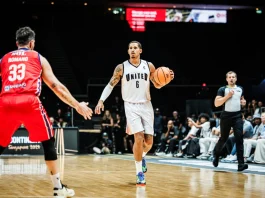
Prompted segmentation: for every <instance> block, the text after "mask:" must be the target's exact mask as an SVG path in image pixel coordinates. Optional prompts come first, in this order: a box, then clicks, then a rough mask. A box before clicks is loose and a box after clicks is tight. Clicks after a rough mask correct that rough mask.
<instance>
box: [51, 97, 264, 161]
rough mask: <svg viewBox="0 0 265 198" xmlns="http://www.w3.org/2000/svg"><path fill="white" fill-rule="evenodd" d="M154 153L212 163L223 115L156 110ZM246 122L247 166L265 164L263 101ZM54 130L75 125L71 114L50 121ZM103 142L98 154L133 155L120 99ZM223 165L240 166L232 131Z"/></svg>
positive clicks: (103, 123)
mask: <svg viewBox="0 0 265 198" xmlns="http://www.w3.org/2000/svg"><path fill="white" fill-rule="evenodd" d="M154 115H155V116H154V146H153V153H154V154H155V155H157V156H161V157H177V158H197V159H201V160H212V159H213V150H214V147H215V145H216V143H217V142H218V139H219V137H220V135H221V133H220V119H219V116H220V112H219V113H213V114H212V115H208V114H206V113H203V112H202V113H200V114H199V115H195V114H192V115H190V116H187V117H181V116H180V115H179V113H178V111H176V110H175V111H173V112H172V115H171V116H166V115H161V112H160V109H159V108H155V109H154ZM242 119H243V121H244V126H243V134H244V158H245V162H253V163H265V154H264V153H265V107H264V106H263V102H262V101H256V100H252V101H251V102H249V103H248V105H247V106H246V107H245V108H244V109H243V110H242ZM50 120H51V123H52V124H53V127H68V126H70V125H71V123H70V120H71V111H70V108H66V110H65V111H64V112H62V110H61V109H60V108H59V109H58V110H57V112H56V113H55V114H54V115H52V117H50ZM100 131H101V140H100V141H99V143H98V145H97V147H98V148H99V150H100V152H97V153H102V154H103V153H105V154H108V153H118V154H123V153H132V147H133V142H134V138H133V136H131V135H128V134H126V132H125V131H126V118H125V114H124V108H123V102H122V101H121V100H120V99H119V97H115V101H114V102H113V103H112V104H111V105H108V108H107V109H106V110H105V111H104V112H103V114H102V115H101V118H100ZM221 157H222V159H221V162H229V163H235V162H237V156H236V145H235V138H234V135H233V129H232V128H231V131H230V136H229V139H228V141H227V143H226V146H225V148H224V149H223V155H222V156H221Z"/></svg>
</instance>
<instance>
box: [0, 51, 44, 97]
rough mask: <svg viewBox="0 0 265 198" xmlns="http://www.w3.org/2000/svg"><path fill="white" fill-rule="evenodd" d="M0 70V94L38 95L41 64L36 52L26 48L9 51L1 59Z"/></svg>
mask: <svg viewBox="0 0 265 198" xmlns="http://www.w3.org/2000/svg"><path fill="white" fill-rule="evenodd" d="M0 71H1V76H2V91H1V96H3V95H7V94H9V95H10V94H34V95H37V96H39V95H40V93H41V81H42V79H41V73H42V66H41V62H40V55H39V53H38V52H36V51H32V50H29V49H26V48H21V49H19V50H15V51H12V52H9V53H7V54H6V55H4V56H3V58H2V59H1V62H0Z"/></svg>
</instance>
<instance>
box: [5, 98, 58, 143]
mask: <svg viewBox="0 0 265 198" xmlns="http://www.w3.org/2000/svg"><path fill="white" fill-rule="evenodd" d="M21 124H23V125H24V126H25V128H26V129H27V131H28V132H29V140H30V141H32V142H41V141H44V140H48V139H50V138H51V137H53V135H54V131H53V129H52V126H51V123H50V119H49V117H48V115H47V113H46V111H45V109H44V108H43V106H42V104H41V101H40V100H39V97H37V96H34V95H12V96H11V95H10V96H7V95H5V96H2V97H0V146H3V147H6V146H8V144H9V143H10V141H11V138H12V136H13V134H14V133H15V132H16V130H17V128H19V127H20V125H21Z"/></svg>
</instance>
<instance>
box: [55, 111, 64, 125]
mask: <svg viewBox="0 0 265 198" xmlns="http://www.w3.org/2000/svg"><path fill="white" fill-rule="evenodd" d="M60 118H62V119H64V115H63V113H62V109H58V110H57V114H56V116H55V121H56V122H59V119H60Z"/></svg>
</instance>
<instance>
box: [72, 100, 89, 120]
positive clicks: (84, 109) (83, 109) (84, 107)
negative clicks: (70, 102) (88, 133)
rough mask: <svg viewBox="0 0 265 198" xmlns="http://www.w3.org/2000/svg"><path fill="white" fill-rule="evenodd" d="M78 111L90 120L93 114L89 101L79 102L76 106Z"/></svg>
mask: <svg viewBox="0 0 265 198" xmlns="http://www.w3.org/2000/svg"><path fill="white" fill-rule="evenodd" d="M76 111H77V112H78V113H79V114H80V115H82V116H83V117H84V119H85V120H87V119H89V120H90V119H91V116H92V114H93V110H92V109H90V108H89V107H88V102H79V105H78V106H77V107H76Z"/></svg>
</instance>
